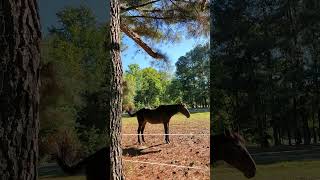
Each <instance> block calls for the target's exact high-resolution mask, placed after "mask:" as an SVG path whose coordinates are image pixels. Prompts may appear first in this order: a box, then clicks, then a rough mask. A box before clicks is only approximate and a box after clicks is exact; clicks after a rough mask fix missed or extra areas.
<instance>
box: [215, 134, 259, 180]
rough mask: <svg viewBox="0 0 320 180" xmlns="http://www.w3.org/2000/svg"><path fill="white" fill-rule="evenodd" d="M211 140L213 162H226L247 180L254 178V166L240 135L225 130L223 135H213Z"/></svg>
mask: <svg viewBox="0 0 320 180" xmlns="http://www.w3.org/2000/svg"><path fill="white" fill-rule="evenodd" d="M212 138H213V139H212V142H213V146H214V147H213V153H214V155H213V157H214V159H215V160H223V161H225V162H227V163H228V164H230V165H231V166H233V167H235V168H236V169H238V170H240V171H241V172H242V173H243V174H244V176H246V177H247V178H252V177H254V176H255V174H256V164H255V162H254V160H253V159H252V157H251V155H250V153H249V152H248V150H247V148H246V147H245V141H244V139H243V138H242V136H241V135H240V134H238V133H234V132H230V131H229V130H225V132H224V134H219V135H215V136H213V137H212Z"/></svg>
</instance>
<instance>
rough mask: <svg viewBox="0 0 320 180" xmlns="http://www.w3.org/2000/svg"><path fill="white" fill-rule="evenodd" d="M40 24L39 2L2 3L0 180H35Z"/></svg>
mask: <svg viewBox="0 0 320 180" xmlns="http://www.w3.org/2000/svg"><path fill="white" fill-rule="evenodd" d="M40 37H41V32H40V22H39V14H38V6H37V1H36V0H20V1H14V0H1V1H0V177H1V178H0V179H1V180H9V179H10V180H36V179H37V159H38V131H39V85H40V77H39V72H40V66H39V65H40V46H39V45H40Z"/></svg>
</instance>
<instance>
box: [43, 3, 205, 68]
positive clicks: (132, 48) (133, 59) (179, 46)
mask: <svg viewBox="0 0 320 180" xmlns="http://www.w3.org/2000/svg"><path fill="white" fill-rule="evenodd" d="M38 2H39V10H40V20H41V24H42V31H43V33H44V34H46V32H47V29H48V27H50V26H51V25H57V18H56V13H57V12H58V11H60V10H62V9H63V8H64V7H65V6H79V5H80V4H82V5H85V6H87V7H89V8H91V9H92V11H93V13H94V14H95V16H96V17H97V20H98V22H100V23H102V22H106V20H107V18H108V14H109V12H108V9H109V7H108V5H109V3H108V1H106V0H51V1H48V0H39V1H38ZM205 39H206V38H203V37H199V38H195V39H190V38H186V39H182V40H181V42H179V43H175V44H172V43H166V44H157V45H152V47H153V48H156V49H160V50H161V51H162V52H164V53H166V54H167V55H168V57H169V60H170V61H171V63H172V65H173V66H174V63H175V62H176V61H177V60H178V58H179V57H180V56H183V55H185V54H186V52H188V51H190V50H191V49H192V48H193V47H194V46H195V45H197V44H203V43H204V42H205ZM124 43H125V44H126V45H127V46H128V49H127V50H126V51H124V52H123V53H122V63H123V67H124V70H126V69H127V67H128V65H129V64H133V63H137V64H139V65H140V67H141V68H145V67H148V66H150V62H151V61H152V58H151V57H150V56H149V55H148V54H146V53H145V52H144V51H143V50H141V48H140V47H138V46H137V45H136V44H135V42H133V41H132V40H131V39H129V38H128V37H125V38H124ZM148 44H149V43H148Z"/></svg>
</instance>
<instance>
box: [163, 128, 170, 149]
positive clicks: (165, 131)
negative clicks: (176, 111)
mask: <svg viewBox="0 0 320 180" xmlns="http://www.w3.org/2000/svg"><path fill="white" fill-rule="evenodd" d="M163 125H164V133H165V141H166V143H167V144H170V140H169V123H163Z"/></svg>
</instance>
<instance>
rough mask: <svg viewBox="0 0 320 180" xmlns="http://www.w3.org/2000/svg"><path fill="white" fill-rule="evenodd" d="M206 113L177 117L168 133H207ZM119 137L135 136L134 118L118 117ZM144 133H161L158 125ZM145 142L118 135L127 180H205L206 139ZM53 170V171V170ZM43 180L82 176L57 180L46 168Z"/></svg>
mask: <svg viewBox="0 0 320 180" xmlns="http://www.w3.org/2000/svg"><path fill="white" fill-rule="evenodd" d="M209 116H210V114H209V112H199V113H192V114H191V117H190V118H186V117H185V116H183V115H181V114H177V115H175V116H174V117H173V118H172V119H171V121H170V134H209V133H210V120H209V119H210V118H209ZM122 122H123V123H122V132H123V134H136V133H137V127H138V123H137V119H136V117H132V118H131V117H124V118H122ZM144 133H145V134H163V133H164V129H163V125H162V124H147V125H146V128H145V132H144ZM145 140H146V143H145V144H143V145H142V146H141V145H138V144H137V136H136V135H134V136H122V148H123V159H124V160H128V161H124V173H125V176H126V179H127V180H144V179H150V180H152V179H163V180H170V179H172V180H173V179H186V180H188V179H190V180H193V179H199V180H209V179H210V176H209V175H210V172H209V158H210V144H209V143H210V140H209V136H206V135H201V136H194V135H192V136H170V141H171V143H170V144H164V137H163V136H162V135H161V136H145ZM129 161H143V162H151V163H164V164H172V165H182V166H192V167H202V168H204V169H208V171H205V170H198V169H191V168H190V169H186V168H178V167H172V166H160V165H154V164H141V163H136V162H129ZM54 168H55V170H54ZM40 174H41V175H42V176H40V177H41V178H40V179H43V180H76V179H77V180H82V179H84V177H82V176H73V177H61V176H60V177H59V176H58V174H61V171H60V170H59V169H58V168H57V167H52V166H48V168H42V173H41V170H40Z"/></svg>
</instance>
